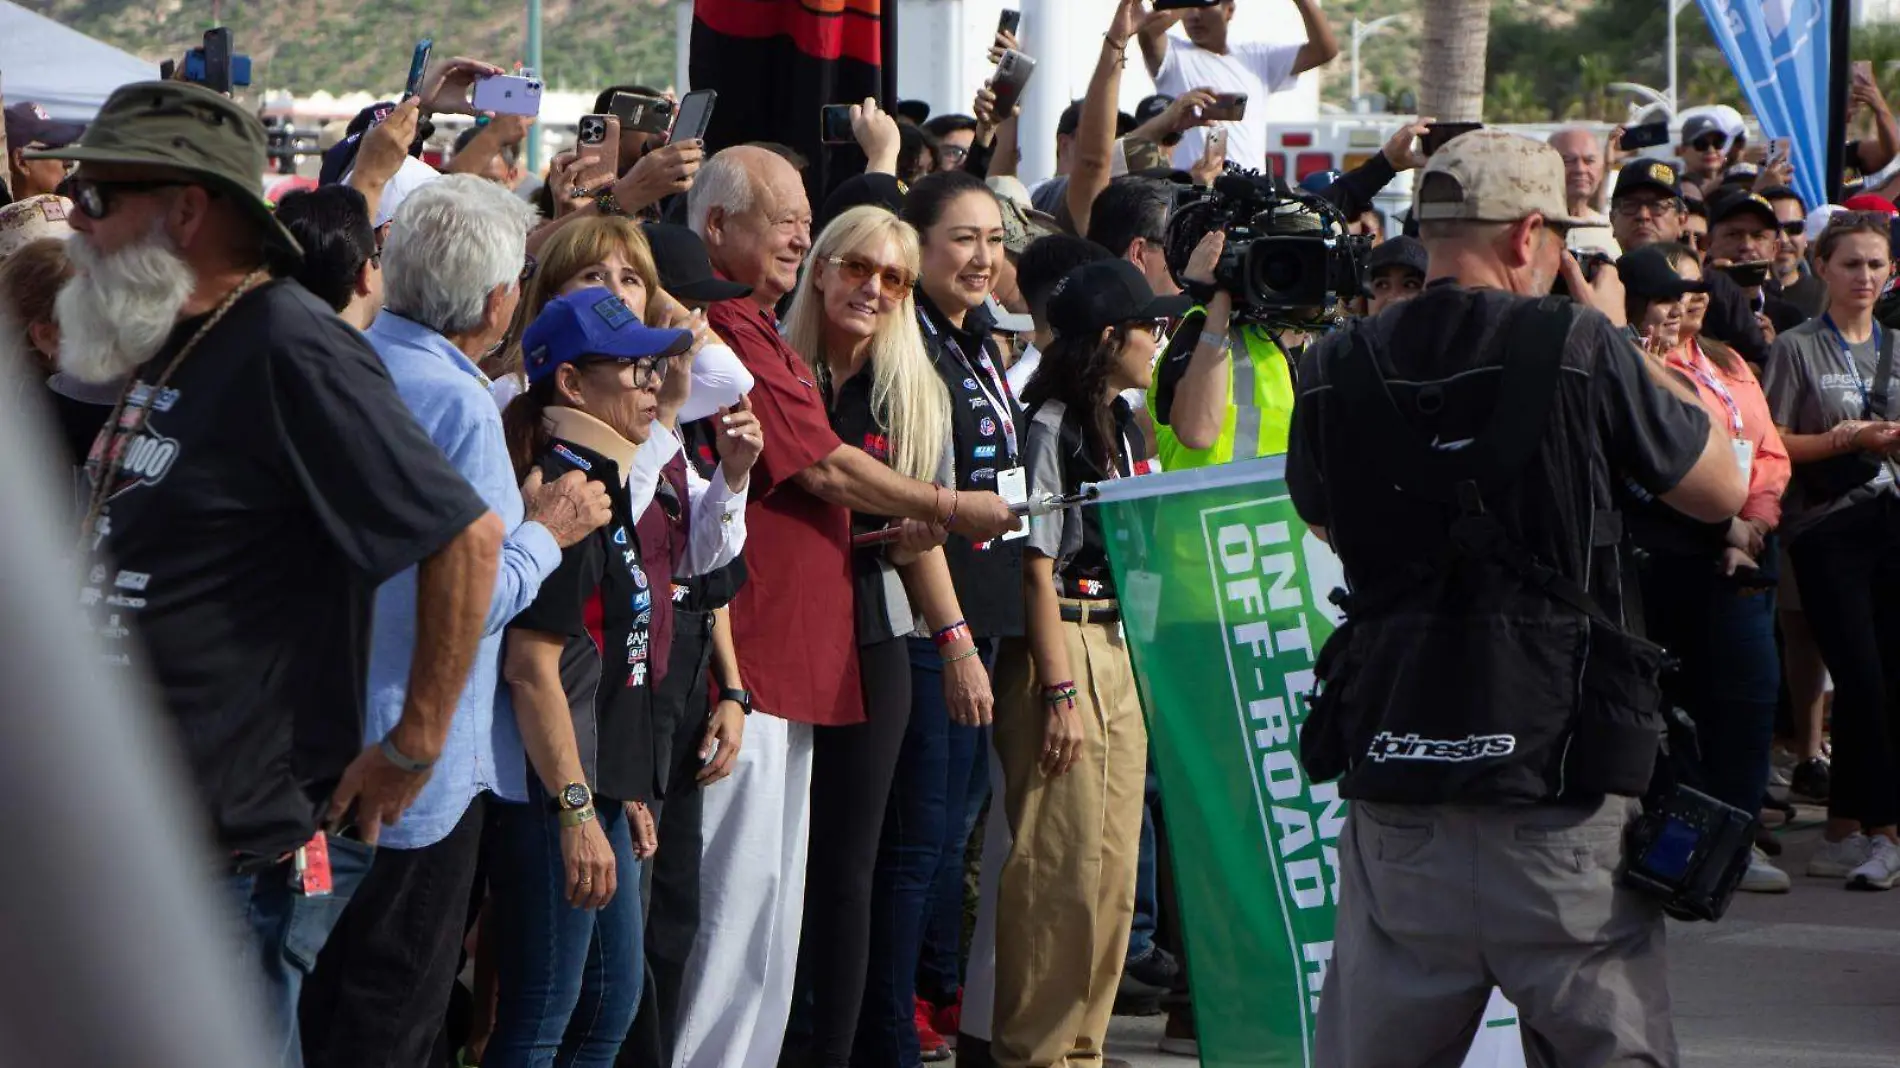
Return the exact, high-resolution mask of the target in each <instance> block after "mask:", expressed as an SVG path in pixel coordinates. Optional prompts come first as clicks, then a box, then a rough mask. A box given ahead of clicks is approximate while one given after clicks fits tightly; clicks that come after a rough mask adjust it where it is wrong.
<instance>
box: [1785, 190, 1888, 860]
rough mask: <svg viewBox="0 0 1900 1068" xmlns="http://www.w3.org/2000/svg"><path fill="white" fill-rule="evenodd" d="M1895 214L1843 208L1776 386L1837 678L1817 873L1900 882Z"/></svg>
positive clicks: (1797, 546) (1806, 563) (1802, 563)
mask: <svg viewBox="0 0 1900 1068" xmlns="http://www.w3.org/2000/svg"><path fill="white" fill-rule="evenodd" d="M1888 225H1889V220H1888V218H1887V216H1885V215H1883V214H1879V213H1873V212H1847V213H1844V214H1842V215H1839V216H1836V217H1835V218H1834V220H1833V221H1832V222H1830V223H1829V224H1828V227H1827V229H1826V230H1823V231H1822V232H1821V236H1820V237H1819V238H1817V239H1816V240H1815V243H1814V260H1815V265H1816V267H1817V268H1818V271H1817V273H1818V274H1819V275H1820V277H1821V280H1822V281H1823V282H1826V283H1827V292H1828V311H1827V314H1826V315H1823V316H1821V317H1820V318H1819V319H1815V320H1812V321H1810V322H1807V323H1803V324H1802V325H1801V326H1799V327H1796V328H1795V329H1793V330H1790V331H1788V332H1787V333H1785V334H1783V335H1781V336H1780V337H1779V338H1777V339H1776V340H1775V346H1774V349H1773V351H1772V352H1770V353H1769V357H1768V367H1767V374H1766V376H1765V378H1764V380H1763V382H1762V390H1763V392H1765V393H1766V394H1767V395H1768V406H1769V409H1770V411H1772V412H1773V414H1774V418H1775V425H1776V426H1777V427H1779V428H1780V429H1781V437H1782V440H1783V441H1784V442H1786V443H1787V446H1788V458H1789V459H1790V460H1793V461H1794V480H1793V482H1791V483H1790V485H1789V491H1788V498H1787V502H1786V504H1785V505H1784V506H1783V508H1782V521H1781V530H1782V534H1783V536H1784V537H1786V538H1787V539H1788V557H1789V560H1790V561H1791V562H1792V564H1793V566H1794V578H1795V583H1796V585H1797V586H1798V587H1799V588H1800V591H1801V606H1802V609H1803V610H1804V611H1805V612H1806V614H1807V618H1808V625H1809V627H1811V628H1812V629H1813V631H1814V641H1815V644H1817V645H1819V646H1820V648H1821V657H1822V659H1824V660H1825V661H1827V668H1828V671H1829V672H1830V673H1831V674H1832V675H1833V676H1834V767H1833V783H1832V792H1831V794H1830V796H1829V798H1828V805H1827V829H1826V831H1825V832H1824V836H1823V837H1824V838H1825V841H1824V842H1823V843H1822V846H1821V848H1820V850H1819V851H1818V852H1817V853H1816V854H1815V855H1814V857H1813V859H1811V860H1810V861H1809V862H1808V874H1809V875H1814V876H1821V877H1824V878H1833V879H1844V880H1845V881H1846V885H1847V886H1849V887H1850V888H1854V889H1860V890H1889V889H1892V888H1893V887H1894V885H1895V884H1896V883H1900V843H1896V841H1895V838H1896V828H1897V827H1900V701H1897V700H1896V699H1895V694H1896V692H1900V616H1896V615H1895V608H1894V606H1895V605H1896V604H1900V489H1897V488H1896V485H1897V484H1896V482H1895V468H1896V463H1895V459H1894V457H1895V454H1896V452H1900V423H1896V422H1895V421H1894V420H1895V419H1897V418H1900V383H1897V382H1896V378H1900V366H1896V364H1895V357H1894V347H1895V338H1894V337H1893V334H1892V332H1891V331H1888V330H1885V329H1883V328H1882V327H1881V326H1880V324H1879V323H1877V322H1875V321H1874V302H1875V301H1877V300H1878V299H1879V297H1880V292H1881V290H1882V288H1884V287H1885V286H1886V284H1887V280H1888V279H1889V278H1890V277H1891V276H1892V274H1893V260H1892V256H1891V253H1890V251H1889V250H1890V245H1889V242H1888Z"/></svg>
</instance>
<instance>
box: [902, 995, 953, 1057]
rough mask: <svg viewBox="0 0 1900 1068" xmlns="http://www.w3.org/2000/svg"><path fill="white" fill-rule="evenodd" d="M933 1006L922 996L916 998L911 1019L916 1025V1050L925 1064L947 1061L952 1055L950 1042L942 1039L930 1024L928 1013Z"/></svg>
mask: <svg viewBox="0 0 1900 1068" xmlns="http://www.w3.org/2000/svg"><path fill="white" fill-rule="evenodd" d="M934 1008H935V1006H933V1005H931V1004H930V1002H928V1001H925V1000H924V999H923V998H916V999H915V1003H914V1007H913V1011H912V1013H911V1020H912V1022H913V1023H915V1024H916V1025H917V1052H918V1054H919V1056H920V1059H921V1060H922V1061H923V1062H924V1063H925V1064H931V1063H934V1062H937V1061H947V1060H949V1059H950V1057H951V1056H952V1054H951V1052H950V1043H948V1042H945V1041H944V1040H943V1036H942V1035H940V1034H938V1033H937V1029H936V1028H934V1027H932V1026H931V1025H930V1014H931V1012H932V1010H933V1009H934Z"/></svg>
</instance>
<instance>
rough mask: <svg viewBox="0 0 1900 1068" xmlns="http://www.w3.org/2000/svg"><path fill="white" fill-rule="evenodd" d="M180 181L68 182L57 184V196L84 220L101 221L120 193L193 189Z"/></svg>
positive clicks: (73, 180) (110, 210)
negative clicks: (70, 204) (181, 188)
mask: <svg viewBox="0 0 1900 1068" xmlns="http://www.w3.org/2000/svg"><path fill="white" fill-rule="evenodd" d="M197 184H198V183H197V182H193V181H187V180H185V179H182V178H150V179H145V180H143V181H123V182H112V181H104V180H101V179H97V178H68V179H66V180H65V181H63V182H61V183H59V190H58V192H59V194H60V195H61V196H63V197H65V198H66V199H68V200H70V201H72V202H73V207H75V208H78V209H79V213H80V214H81V215H84V216H85V217H86V218H88V219H103V218H105V217H106V216H108V215H110V214H112V201H113V198H114V197H116V196H117V195H118V194H120V193H150V192H152V191H153V190H156V189H177V188H179V187H181V186H187V185H197Z"/></svg>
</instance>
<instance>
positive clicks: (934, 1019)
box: [930, 990, 963, 1049]
mask: <svg viewBox="0 0 1900 1068" xmlns="http://www.w3.org/2000/svg"><path fill="white" fill-rule="evenodd" d="M930 1026H931V1027H932V1028H933V1029H935V1030H936V1032H937V1033H938V1034H940V1035H942V1036H943V1039H944V1041H945V1042H948V1043H949V1044H950V1046H951V1048H952V1049H954V1048H956V1044H957V1035H958V1034H959V1033H961V1032H962V1030H963V991H961V990H959V991H957V1000H955V1001H953V1002H951V1003H950V1004H948V1005H939V1006H936V1007H935V1009H934V1011H933V1012H932V1013H931V1014H930Z"/></svg>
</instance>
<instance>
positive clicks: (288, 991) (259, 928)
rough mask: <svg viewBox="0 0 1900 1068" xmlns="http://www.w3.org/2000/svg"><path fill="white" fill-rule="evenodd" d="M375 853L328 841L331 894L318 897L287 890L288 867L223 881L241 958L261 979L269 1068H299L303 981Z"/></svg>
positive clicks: (353, 844)
mask: <svg viewBox="0 0 1900 1068" xmlns="http://www.w3.org/2000/svg"><path fill="white" fill-rule="evenodd" d="M375 855H376V850H375V849H374V848H372V847H370V846H366V845H364V844H363V843H361V842H356V841H351V840H349V839H342V838H333V839H331V840H330V878H331V884H332V886H333V889H332V891H331V892H330V893H328V894H325V895H323V896H321V897H305V896H304V894H303V893H302V891H299V890H294V889H292V888H291V885H290V880H291V878H292V876H293V868H292V866H291V865H290V864H289V863H284V864H278V865H275V866H273V867H269V868H265V869H264V870H263V871H260V872H254V873H252V874H249V875H230V876H226V877H225V879H224V888H225V892H226V893H227V894H228V895H229V898H228V903H229V906H230V908H231V910H232V914H233V915H235V916H242V917H243V918H244V927H243V932H244V935H245V939H246V943H247V944H246V945H245V952H246V954H247V955H248V956H249V957H250V958H251V965H252V966H253V967H255V968H257V969H258V971H259V972H260V973H261V974H262V975H263V978H264V998H265V1000H266V1003H267V1004H266V1006H265V1007H266V1008H267V1009H269V1010H270V1019H269V1021H268V1028H269V1030H268V1031H267V1034H268V1036H269V1038H270V1042H271V1045H272V1046H273V1047H274V1048H275V1050H276V1052H275V1053H274V1054H273V1060H272V1061H271V1062H270V1063H272V1064H276V1065H280V1066H282V1068H301V1065H302V1064H303V1043H302V1040H301V1038H300V1036H299V1034H298V1029H297V1001H298V999H299V998H301V997H302V996H303V984H304V980H305V979H306V978H307V977H308V976H309V975H310V972H311V971H312V970H313V969H314V968H316V966H317V954H319V953H321V952H322V951H323V944H324V943H325V942H327V941H329V940H330V932H331V931H332V930H334V929H335V928H336V924H337V920H339V919H341V918H342V916H343V908H344V906H346V905H348V904H349V903H350V895H351V894H353V893H355V892H356V888H357V886H358V885H359V884H360V883H362V881H363V876H365V875H367V874H368V873H369V865H370V861H371V860H372V859H374V857H375Z"/></svg>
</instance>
